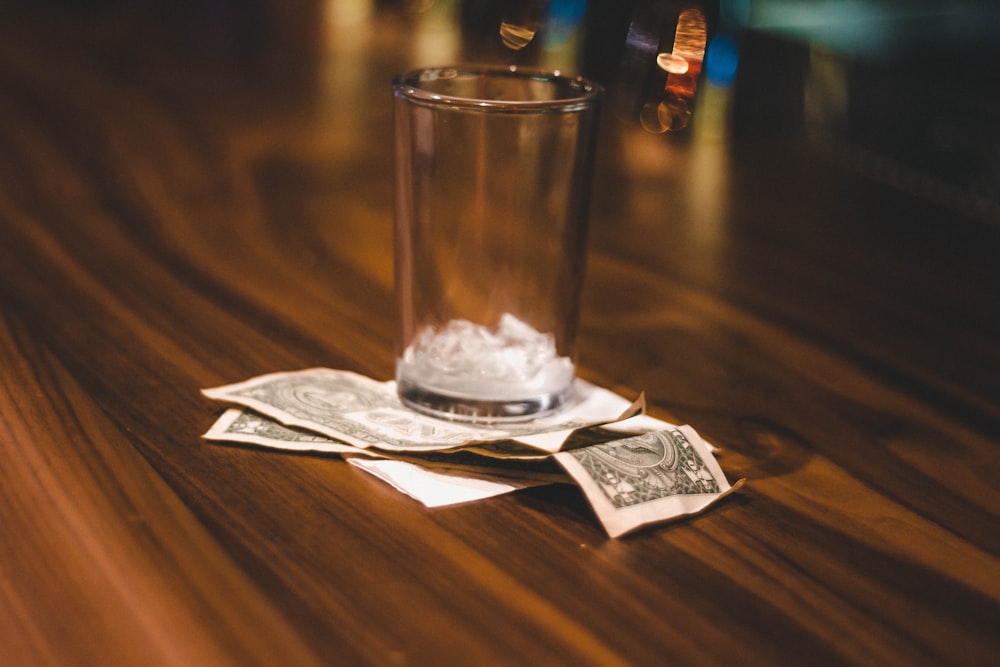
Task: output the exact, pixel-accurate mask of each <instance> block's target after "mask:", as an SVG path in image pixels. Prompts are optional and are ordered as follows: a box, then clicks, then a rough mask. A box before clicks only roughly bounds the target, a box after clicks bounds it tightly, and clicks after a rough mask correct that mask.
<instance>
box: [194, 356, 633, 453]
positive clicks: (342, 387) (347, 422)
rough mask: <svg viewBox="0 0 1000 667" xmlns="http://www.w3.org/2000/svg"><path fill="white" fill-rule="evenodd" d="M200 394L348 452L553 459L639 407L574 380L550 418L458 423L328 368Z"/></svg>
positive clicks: (390, 388) (388, 386)
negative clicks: (530, 453) (513, 444)
mask: <svg viewBox="0 0 1000 667" xmlns="http://www.w3.org/2000/svg"><path fill="white" fill-rule="evenodd" d="M202 393H203V394H204V395H205V396H207V397H209V398H212V399H215V400H219V401H226V402H229V403H233V404H236V405H242V406H244V407H247V408H250V409H251V410H254V411H256V412H258V413H260V414H264V415H267V416H268V417H271V418H272V419H275V420H277V421H278V422H280V423H282V424H284V425H285V426H289V427H293V428H301V429H307V430H309V431H313V432H316V433H319V434H322V435H325V436H327V437H329V438H331V439H333V440H337V441H339V442H343V443H346V444H349V445H353V446H355V447H360V448H363V449H367V448H377V449H382V450H387V451H409V452H415V451H444V450H450V449H456V448H461V447H463V446H466V445H468V444H470V443H487V442H496V441H502V440H516V441H517V442H520V443H522V444H524V445H527V446H529V447H533V448H535V449H538V450H541V451H545V452H555V451H558V450H559V449H561V448H562V446H563V444H564V443H565V441H566V439H567V438H569V436H570V435H571V434H572V433H573V432H574V431H576V430H577V429H581V428H586V427H590V426H594V425H598V424H604V423H610V422H614V421H618V420H620V419H623V418H627V417H631V416H632V415H635V414H638V413H641V412H642V411H643V410H644V408H645V403H644V399H643V397H642V396H640V397H639V398H638V399H637V400H636V401H633V402H631V403H630V402H629V401H628V400H627V399H625V398H623V397H621V396H619V395H617V394H615V393H613V392H610V391H608V390H606V389H602V388H600V387H596V386H594V385H592V384H589V383H587V382H584V381H582V380H577V381H576V382H575V383H574V386H573V389H572V392H571V397H570V400H569V402H568V404H567V406H566V407H565V408H564V409H562V410H560V411H559V412H558V413H557V414H555V415H553V416H550V417H546V418H541V419H537V420H533V421H531V422H528V423H525V424H504V425H502V426H485V425H477V424H464V423H459V422H449V421H444V420H441V419H436V418H433V417H429V416H425V415H421V414H419V413H416V412H414V411H412V410H410V409H408V408H406V407H405V406H403V405H402V403H400V401H399V399H398V397H397V395H396V388H395V383H394V382H378V381H376V380H372V379H371V378H367V377H365V376H363V375H359V374H357V373H352V372H350V371H342V370H334V369H329V368H310V369H306V370H301V371H289V372H281V373H269V374H267V375H261V376H258V377H256V378H252V379H250V380H247V381H244V382H238V383H235V384H230V385H225V386H221V387H214V388H210V389H203V390H202Z"/></svg>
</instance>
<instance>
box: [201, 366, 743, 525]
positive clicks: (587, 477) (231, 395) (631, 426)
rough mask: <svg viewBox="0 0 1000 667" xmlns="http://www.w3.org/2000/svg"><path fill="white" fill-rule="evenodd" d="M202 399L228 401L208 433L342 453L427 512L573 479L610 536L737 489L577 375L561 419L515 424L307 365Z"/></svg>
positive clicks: (685, 441)
mask: <svg viewBox="0 0 1000 667" xmlns="http://www.w3.org/2000/svg"><path fill="white" fill-rule="evenodd" d="M202 393H203V394H204V395H205V396H207V397H209V398H211V399H215V400H218V401H223V402H225V403H228V404H230V405H231V406H236V407H230V408H229V409H227V410H226V411H225V412H224V413H223V414H222V416H221V417H220V418H219V419H218V420H217V421H216V423H215V424H214V425H212V427H211V428H210V429H209V431H208V432H207V433H205V435H204V437H205V438H206V439H208V440H212V441H224V442H239V443H247V444H253V445H258V446H263V447H271V448H277V449H284V450H293V451H314V452H327V453H332V454H337V455H339V456H341V457H343V458H344V459H345V460H347V461H348V462H349V463H350V464H352V465H354V466H356V467H357V468H358V469H360V470H363V471H365V472H367V473H370V474H372V475H375V476H376V477H378V478H379V479H381V480H383V481H385V482H387V483H389V484H391V485H392V486H393V487H395V488H396V489H398V490H400V491H401V492H403V493H405V494H407V495H409V496H411V497H412V498H414V499H416V500H418V501H420V502H421V503H423V504H424V505H426V506H428V507H440V506H444V505H452V504H457V503H465V502H470V501H473V500H481V499H484V498H489V497H492V496H496V495H499V494H502V493H507V492H510V491H516V490H518V489H523V488H527V487H530V486H537V485H541V484H553V483H575V484H576V485H578V486H579V487H580V489H581V490H582V491H583V493H584V495H585V496H586V498H587V500H588V502H589V503H590V505H591V506H592V507H593V509H594V512H595V513H596V515H597V518H598V520H599V521H600V522H601V525H602V526H603V527H604V529H605V530H606V532H607V533H608V535H609V536H611V537H618V536H620V535H624V534H626V533H629V532H632V531H634V530H637V529H639V528H642V527H644V526H650V525H653V524H658V523H664V522H667V521H671V520H674V519H678V518H680V517H684V516H689V515H692V514H696V513H699V512H701V511H703V510H705V509H706V508H708V507H709V506H710V505H712V504H713V503H715V502H716V501H717V500H719V499H720V498H722V497H723V496H725V495H727V494H729V493H731V492H732V491H734V490H736V489H737V488H739V486H740V485H741V484H742V481H743V480H740V481H739V482H737V483H736V484H734V485H730V484H729V482H728V481H726V477H725V475H724V474H723V472H722V469H721V468H720V467H719V464H718V462H717V461H716V460H715V457H714V456H713V454H712V450H713V448H712V447H711V445H709V444H708V443H706V442H705V441H704V440H702V438H701V437H700V436H699V435H698V434H697V433H696V432H695V431H694V429H692V428H691V427H690V426H674V425H672V424H668V423H666V422H664V421H661V420H658V419H654V418H652V417H650V416H648V415H646V414H644V410H645V401H644V398H643V397H642V396H640V397H639V398H638V399H637V400H635V401H632V402H629V401H628V400H627V399H625V398H623V397H621V396H619V395H617V394H615V393H613V392H610V391H608V390H606V389H602V388H600V387H596V386H594V385H592V384H589V383H587V382H584V381H583V380H577V381H576V382H575V383H574V386H573V391H572V396H571V398H570V400H569V401H568V404H567V405H566V406H565V407H564V408H562V409H561V410H560V411H559V412H558V413H556V414H554V415H551V416H548V417H544V418H540V419H536V420H533V421H530V422H525V423H518V424H500V425H496V424H493V425H481V424H469V423H463V422H453V421H445V420H442V419H437V418H434V417H429V416H425V415H422V414H420V413H417V412H414V411H413V410H410V409H409V408H407V407H405V406H404V405H403V404H402V403H400V401H399V399H398V397H397V395H396V387H395V383H393V382H379V381H376V380H373V379H371V378H367V377H364V376H362V375H358V374H356V373H352V372H349V371H342V370H334V369H329V368H310V369H306V370H300V371H290V372H282V373H270V374H267V375H261V376H259V377H255V378H252V379H250V380H246V381H244V382H239V383H236V384H230V385H225V386H221V387H214V388H211V389H203V390H202Z"/></svg>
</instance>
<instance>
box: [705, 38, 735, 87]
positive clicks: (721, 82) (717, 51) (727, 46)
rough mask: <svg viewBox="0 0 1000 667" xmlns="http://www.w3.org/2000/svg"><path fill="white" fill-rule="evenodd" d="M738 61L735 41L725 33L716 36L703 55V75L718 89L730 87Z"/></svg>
mask: <svg viewBox="0 0 1000 667" xmlns="http://www.w3.org/2000/svg"><path fill="white" fill-rule="evenodd" d="M739 59H740V56H739V50H738V48H737V46H736V40H734V39H733V38H732V37H731V36H729V35H727V34H726V33H719V34H718V35H716V36H715V37H714V38H713V39H712V41H711V42H710V43H709V45H708V51H707V52H706V53H705V73H706V75H707V76H708V82H709V83H710V84H712V85H713V86H719V87H720V88H726V87H728V86H730V85H732V83H733V80H734V79H735V78H736V65H737V64H738V63H739Z"/></svg>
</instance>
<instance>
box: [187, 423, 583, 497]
mask: <svg viewBox="0 0 1000 667" xmlns="http://www.w3.org/2000/svg"><path fill="white" fill-rule="evenodd" d="M202 437H203V438H205V439H206V440H212V441H216V442H238V443H242V444H250V445H257V446H259V447H270V448H273V449H283V450H289V451H298V452H323V453H328V454H339V455H341V456H344V457H346V456H364V457H367V458H372V457H378V458H383V459H388V458H392V459H393V460H397V461H402V462H406V463H407V464H408V465H409V466H410V468H406V467H403V466H396V467H392V466H386V467H385V468H384V469H385V470H386V471H388V472H387V473H384V474H380V475H379V476H380V477H383V478H384V476H385V474H389V475H391V474H392V471H394V470H400V471H403V473H404V474H407V475H409V476H410V477H411V478H414V479H416V478H417V477H416V475H415V473H413V471H412V468H422V469H427V470H431V471H437V472H439V473H441V474H445V475H449V476H451V477H456V476H461V475H465V476H467V477H468V478H470V479H489V480H497V481H507V482H509V481H511V480H516V481H518V482H524V483H527V482H534V483H539V484H546V483H556V482H566V481H568V478H567V477H566V473H565V472H564V471H563V470H562V468H560V467H559V465H557V464H556V463H555V461H553V460H552V458H551V456H549V455H545V457H544V458H541V459H538V458H532V459H517V458H508V459H502V458H495V457H487V456H483V455H481V454H477V453H475V452H472V451H464V450H459V451H450V452H439V451H430V452H415V453H410V452H395V453H391V452H384V451H380V450H376V449H371V448H370V449H363V448H361V447H355V446H353V445H348V444H346V443H343V442H339V441H337V440H334V439H332V438H329V437H327V436H325V435H322V434H319V433H314V432H312V431H309V430H307V429H302V428H293V427H288V426H285V425H283V424H281V423H279V422H277V421H275V420H273V419H271V418H270V417H267V416H265V415H262V414H259V413H256V412H254V411H252V410H249V409H246V408H229V409H228V410H226V411H225V412H224V413H223V414H222V415H221V416H220V417H219V418H218V419H217V420H216V421H215V423H214V424H212V426H211V427H210V428H209V429H208V431H207V432H205V434H204V435H202ZM366 470H370V471H371V470H381V469H379V468H377V467H372V468H371V469H366ZM428 479H430V480H433V477H430V476H429V477H428ZM428 483H429V484H430V483H432V482H428ZM518 488H521V487H518Z"/></svg>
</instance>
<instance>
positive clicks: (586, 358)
mask: <svg viewBox="0 0 1000 667" xmlns="http://www.w3.org/2000/svg"><path fill="white" fill-rule="evenodd" d="M25 5H26V6H25V7H23V8H21V9H15V8H12V5H8V6H6V8H5V9H3V10H2V11H0V18H2V20H0V461H2V462H0V662H2V663H3V664H5V665H38V664H59V665H68V664H94V665H112V664H114V665H125V664H127V665H139V664H143V665H175V664H176V665H209V664H211V665H220V664H239V665H250V664H288V665H291V664H294V665H304V664H313V663H319V664H378V665H383V664H421V665H422V664H438V665H445V664H476V665H480V664H532V665H540V664H601V665H603V664H616V663H628V664H636V665H648V664H673V665H700V664H719V665H732V664H739V665H775V664H795V665H798V664H810V665H812V664H840V663H849V664H866V665H867V664H879V665H887V664H900V665H920V664H928V665H938V664H940V665H945V664H947V665H986V664H997V660H998V659H1000V658H998V657H997V656H998V655H1000V521H998V515H1000V489H998V485H997V481H996V480H997V478H998V477H1000V467H998V464H997V461H998V460H1000V447H998V441H997V434H998V433H1000V346H998V341H1000V315H998V297H1000V289H998V288H1000V271H998V261H997V258H998V255H1000V225H997V224H996V220H995V219H990V218H989V217H988V216H986V217H983V216H974V215H968V214H967V213H968V211H967V210H962V209H961V206H954V205H952V204H955V202H958V203H961V201H965V200H961V199H960V198H959V199H956V198H954V197H952V198H951V199H949V198H948V197H944V196H938V197H929V198H928V197H921V196H918V195H919V194H920V192H925V194H926V192H931V193H938V194H940V193H941V192H944V193H945V194H947V191H945V190H942V189H940V188H938V189H934V188H933V187H932V186H933V183H931V184H930V185H929V186H927V188H923V190H921V189H920V188H916V189H914V188H906V187H901V185H903V186H905V185H906V183H907V182H908V181H906V180H905V179H902V180H900V179H896V180H895V181H894V180H893V179H891V178H889V179H887V178H884V177H883V178H876V177H875V176H879V175H881V176H885V172H884V170H882V171H880V170H879V169H878V164H875V167H874V168H868V169H867V170H865V169H863V168H861V167H863V166H864V165H865V164H868V165H869V167H870V166H871V163H870V161H869V162H865V161H864V159H865V156H866V155H868V154H866V153H858V152H857V151H855V152H853V153H852V152H850V151H847V152H845V151H844V150H840V152H837V151H827V150H820V149H819V148H817V144H816V143H815V142H812V141H807V139H808V136H809V132H808V131H807V130H808V129H809V128H808V127H804V126H800V128H803V129H801V131H791V132H773V131H770V132H765V131H761V132H757V133H755V132H749V131H743V132H740V133H735V132H734V131H731V128H734V127H737V126H739V124H738V123H737V122H736V121H733V122H730V121H729V120H727V118H729V117H727V116H725V115H724V114H721V113H715V114H714V115H713V114H712V113H709V112H707V111H705V112H699V113H702V117H699V118H696V122H695V123H694V125H693V126H692V128H691V131H690V132H689V133H688V135H687V137H686V138H684V139H671V138H670V137H669V136H665V135H653V134H649V133H645V132H643V131H642V130H640V129H638V128H637V127H636V125H635V124H634V123H632V124H630V123H627V122H623V121H620V120H618V119H616V118H615V117H614V116H613V115H612V114H608V115H607V116H606V118H605V121H606V122H605V126H604V127H603V128H602V141H601V161H600V167H599V169H598V175H597V180H596V184H595V189H594V203H593V218H592V234H591V238H590V257H589V273H588V278H587V284H586V288H585V296H584V304H583V316H582V323H581V331H580V346H581V349H580V356H581V368H580V374H581V375H582V376H583V377H585V378H586V379H588V380H590V381H592V382H595V383H598V384H601V385H603V386H606V387H609V388H611V389H613V390H616V391H618V392H620V393H622V394H625V395H633V394H635V393H637V392H639V391H640V390H644V391H645V392H646V396H647V398H648V399H649V405H650V411H651V413H652V414H653V415H654V416H657V417H660V418H662V419H665V420H669V421H673V422H676V423H687V424H691V425H692V426H694V428H696V429H697V430H698V431H699V433H701V434H702V435H703V436H704V437H705V438H706V439H707V440H709V441H711V442H713V443H715V444H716V445H717V446H718V447H720V448H721V451H720V455H719V461H720V463H721V465H722V467H723V469H724V470H725V472H726V474H727V475H728V477H729V479H730V480H731V481H734V480H736V479H738V478H746V479H747V480H748V482H747V485H746V486H745V487H744V488H743V489H742V490H740V491H739V492H738V493H736V494H735V495H733V496H731V497H729V498H727V499H726V500H725V501H724V502H723V503H721V504H720V505H719V506H717V507H715V508H713V509H711V510H710V511H709V512H708V513H706V514H704V515H702V516H700V517H697V518H694V519H691V520H687V521H683V522H680V523H675V524H671V525H668V526H664V527H660V528H656V529H652V530H647V531H643V532H640V533H638V534H636V535H634V536H632V537H628V538H624V539H620V540H611V539H608V538H607V537H606V536H605V535H604V533H603V531H602V529H601V526H600V524H599V523H598V522H597V521H596V519H595V517H594V515H593V513H592V512H591V510H590V509H589V506H588V505H587V503H586V501H585V499H584V497H583V495H582V494H581V493H580V492H579V490H578V489H577V488H576V487H574V486H572V485H569V484H566V485H553V486H547V487H542V488H538V489H533V490H527V491H523V492H519V493H514V494H510V495H506V496H502V497H498V498H495V499H492V500H488V501H483V502H478V503H472V504H467V505H461V506H457V507H451V508H444V509H438V510H433V511H432V510H427V509H425V508H423V507H422V506H421V505H419V504H418V503H417V502H415V501H412V500H410V499H408V498H406V497H405V496H403V495H401V494H399V493H397V492H395V491H394V490H392V489H391V488H390V487H388V486H387V485H385V484H383V483H381V482H379V481H377V480H375V479H374V478H370V477H368V476H366V475H365V474H363V473H362V472H360V471H357V470H354V469H353V468H352V467H351V466H348V465H346V464H345V463H344V462H342V461H341V460H339V459H337V458H335V457H326V456H318V455H312V456H310V455H295V454H280V453H275V452H273V451H267V450H264V449H256V448H251V447H238V446H223V445H217V444H209V443H207V442H205V441H204V440H202V439H201V438H200V435H201V434H202V433H203V432H204V431H205V430H206V429H207V428H208V426H209V425H210V424H211V423H212V421H213V420H214V419H215V417H216V416H217V415H218V414H219V412H220V407H219V405H218V404H216V403H213V402H211V401H208V400H207V399H205V398H204V397H202V396H201V395H200V394H199V389H200V388H202V387H208V386H214V385H218V384H223V383H227V382H234V381H238V380H242V379H246V378H249V377H251V376H254V375H258V374H261V373H264V372H269V371H276V370H291V369H298V368H305V367H310V366H329V367H332V368H342V369H349V370H353V371H357V372H360V373H363V374H366V375H369V376H372V377H375V378H377V379H388V378H390V377H391V374H392V371H393V365H394V359H393V335H394V300H393V294H392V284H393V277H392V224H393V223H392V199H393V187H392V178H391V174H392V144H391V107H390V104H389V92H388V82H389V80H390V78H391V76H392V75H393V74H394V73H395V72H396V71H398V70H401V69H404V68H407V67H409V66H411V65H414V64H423V63H418V62H416V61H417V60H418V59H419V58H418V55H419V53H421V52H420V51H419V49H418V48H417V46H418V45H417V39H418V37H419V34H418V32H419V31H417V30H415V29H414V26H415V25H417V23H416V19H415V18H413V17H407V16H404V15H402V14H400V13H398V12H396V11H394V10H391V9H388V8H381V6H380V8H378V9H375V10H372V11H371V12H370V13H369V14H367V15H365V14H357V13H355V15H354V16H353V17H352V15H351V14H350V12H347V11H343V10H346V9H349V8H350V6H348V5H346V3H341V5H342V6H341V10H342V11H340V12H339V13H338V12H333V9H336V7H335V6H333V5H331V6H330V8H329V9H327V10H324V9H323V6H322V5H320V4H319V3H311V2H307V1H303V2H297V3H285V4H278V3H264V2H256V3H246V4H241V3H235V2H233V3H227V2H212V3H114V2H90V3H68V2H62V3H55V2H51V3H25ZM248 8H249V9H248ZM361 8H362V9H363V8H364V7H363V6H362V7H361ZM324 12H325V13H324ZM738 88H739V86H736V87H734V88H731V89H721V88H720V89H713V90H711V91H710V92H709V93H706V95H709V94H710V95H714V96H715V98H716V99H715V101H714V102H712V103H707V102H706V103H705V106H704V107H701V108H702V109H710V108H714V109H715V110H716V111H717V112H718V111H719V109H725V108H726V104H728V102H726V99H728V98H726V96H727V95H729V96H731V95H733V90H737V89H738ZM720 96H721V97H720ZM720 100H722V101H721V102H720ZM712 105H714V106H712ZM732 108H738V105H733V107H732ZM755 108H756V107H755ZM757 110H758V111H759V109H757ZM737 120H738V119H737ZM699 123H700V124H699ZM740 127H744V129H745V126H740ZM771 129H772V130H773V128H771ZM890 131H891V128H890ZM838 156H840V158H842V159H837V157H838ZM845 156H846V157H845ZM852 156H853V158H852ZM859 156H860V157H859ZM852 160H853V161H852ZM859 165H861V167H859ZM904 175H905V174H904ZM918 185H919V182H918ZM928 188H929V189H928ZM949 202H950V203H949Z"/></svg>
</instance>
